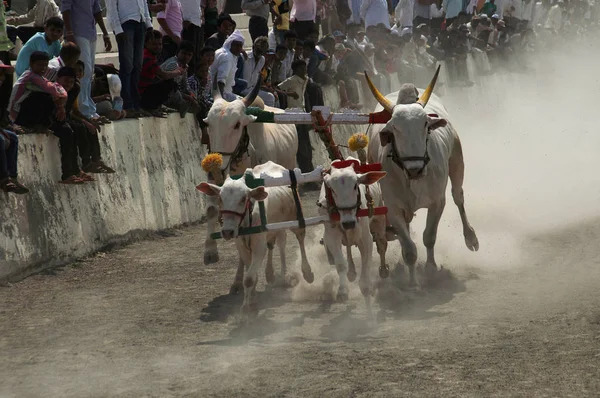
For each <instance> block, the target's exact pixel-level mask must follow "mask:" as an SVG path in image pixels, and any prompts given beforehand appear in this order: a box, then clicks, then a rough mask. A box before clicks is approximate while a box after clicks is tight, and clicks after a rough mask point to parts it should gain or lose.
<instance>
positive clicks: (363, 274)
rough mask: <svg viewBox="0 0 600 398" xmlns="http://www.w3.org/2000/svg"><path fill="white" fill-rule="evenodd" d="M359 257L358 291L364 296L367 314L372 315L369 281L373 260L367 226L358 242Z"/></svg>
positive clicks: (371, 240)
mask: <svg viewBox="0 0 600 398" xmlns="http://www.w3.org/2000/svg"><path fill="white" fill-rule="evenodd" d="M359 248H360V259H361V268H360V280H359V281H358V286H359V287H360V292H361V293H362V295H363V297H364V298H365V306H366V307H367V314H368V315H369V316H371V315H373V311H372V308H371V290H372V289H373V286H372V282H371V265H372V264H371V261H372V260H373V237H372V236H371V231H369V230H368V228H365V231H364V232H363V237H362V239H361V242H360V247H359Z"/></svg>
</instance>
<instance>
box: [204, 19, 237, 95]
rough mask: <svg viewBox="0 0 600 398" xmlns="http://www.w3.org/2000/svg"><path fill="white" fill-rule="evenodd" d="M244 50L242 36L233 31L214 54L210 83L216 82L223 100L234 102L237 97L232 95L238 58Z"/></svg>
mask: <svg viewBox="0 0 600 398" xmlns="http://www.w3.org/2000/svg"><path fill="white" fill-rule="evenodd" d="M243 49H244V36H243V35H242V33H241V32H240V31H239V30H235V31H234V32H233V33H232V34H231V35H230V36H229V37H228V38H227V40H225V43H224V44H223V47H221V48H219V49H218V50H217V51H216V52H215V62H213V64H212V65H211V67H210V78H211V81H213V82H214V81H216V82H217V86H218V88H219V91H220V92H221V96H222V97H223V99H225V100H227V101H230V102H231V101H235V100H236V99H238V98H239V97H238V96H237V95H235V94H234V93H233V86H234V84H235V75H236V72H237V69H238V67H237V62H238V57H239V55H240V54H241V53H242V50H243Z"/></svg>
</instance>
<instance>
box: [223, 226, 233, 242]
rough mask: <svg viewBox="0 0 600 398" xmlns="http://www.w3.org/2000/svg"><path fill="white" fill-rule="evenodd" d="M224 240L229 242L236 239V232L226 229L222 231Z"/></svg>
mask: <svg viewBox="0 0 600 398" xmlns="http://www.w3.org/2000/svg"><path fill="white" fill-rule="evenodd" d="M221 235H222V236H223V239H225V240H229V239H233V238H235V231H234V230H233V229H224V230H222V231H221Z"/></svg>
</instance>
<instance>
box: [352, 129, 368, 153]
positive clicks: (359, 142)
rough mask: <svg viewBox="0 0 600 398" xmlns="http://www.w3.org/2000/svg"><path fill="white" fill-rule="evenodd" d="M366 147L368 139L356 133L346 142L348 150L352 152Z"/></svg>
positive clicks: (364, 135)
mask: <svg viewBox="0 0 600 398" xmlns="http://www.w3.org/2000/svg"><path fill="white" fill-rule="evenodd" d="M367 145H369V137H367V135H366V134H363V133H356V134H354V135H352V137H350V139H349V140H348V148H350V150H351V151H352V152H356V151H358V150H359V149H364V148H366V147H367Z"/></svg>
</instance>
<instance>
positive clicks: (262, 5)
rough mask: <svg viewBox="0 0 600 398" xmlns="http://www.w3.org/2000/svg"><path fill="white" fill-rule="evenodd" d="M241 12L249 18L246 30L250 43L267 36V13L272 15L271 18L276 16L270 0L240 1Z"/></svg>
mask: <svg viewBox="0 0 600 398" xmlns="http://www.w3.org/2000/svg"><path fill="white" fill-rule="evenodd" d="M242 10H244V12H245V13H246V15H248V16H249V17H250V22H249V23H248V30H249V31H250V37H251V38H252V42H254V41H255V40H256V38H257V37H261V36H268V35H269V27H268V18H269V13H271V14H273V15H274V17H273V18H275V17H276V16H277V13H276V12H275V10H273V6H272V4H271V0H242Z"/></svg>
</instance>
